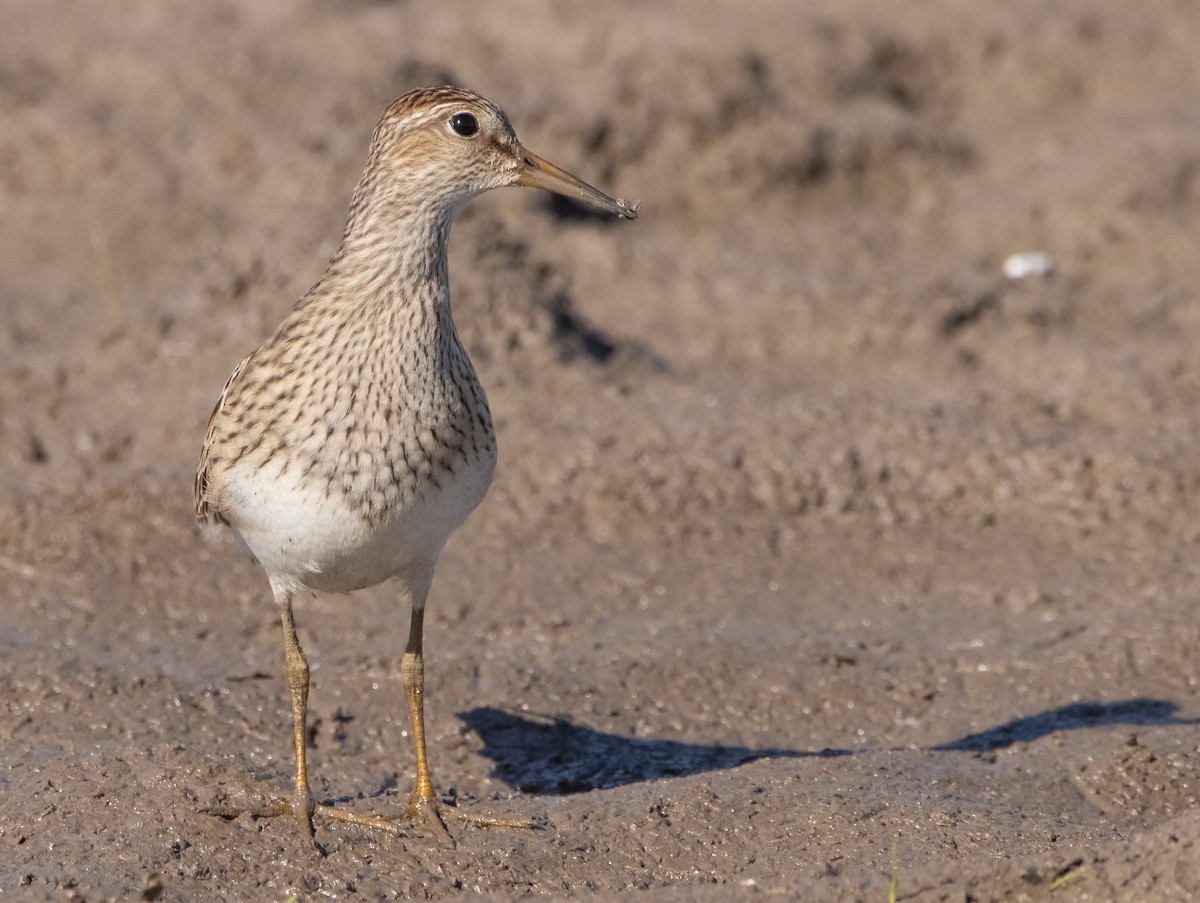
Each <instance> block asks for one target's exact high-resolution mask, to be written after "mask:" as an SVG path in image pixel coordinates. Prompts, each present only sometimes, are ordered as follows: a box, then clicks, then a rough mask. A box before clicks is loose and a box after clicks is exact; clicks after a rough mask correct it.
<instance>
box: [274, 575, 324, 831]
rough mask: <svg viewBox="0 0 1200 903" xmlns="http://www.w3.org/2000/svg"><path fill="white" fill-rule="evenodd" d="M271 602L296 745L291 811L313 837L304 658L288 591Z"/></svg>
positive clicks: (306, 667) (306, 664)
mask: <svg viewBox="0 0 1200 903" xmlns="http://www.w3.org/2000/svg"><path fill="white" fill-rule="evenodd" d="M275 601H276V602H278V603H279V613H280V618H281V620H282V621H283V650H284V657H285V659H286V661H287V683H288V691H289V692H290V693H291V697H292V741H293V743H294V744H295V748H296V784H295V790H294V792H293V797H292V811H293V812H295V814H296V817H297V818H299V819H300V826H301V830H302V831H304V834H305V836H306V837H308V838H309V839H310V840H312V839H313V837H314V835H313V811H314V809H315V808H316V801H315V800H314V799H313V795H312V790H311V789H309V786H308V762H307V759H306V756H305V746H306V742H305V741H306V739H307V736H306V735H307V727H306V724H305V722H306V720H307V717H308V661H307V659H305V657H304V650H303V649H301V648H300V640H299V639H298V638H297V637H296V622H295V620H294V619H293V618H292V594H291V593H290V592H285V591H280V590H276V592H275Z"/></svg>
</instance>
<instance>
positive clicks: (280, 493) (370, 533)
mask: <svg viewBox="0 0 1200 903" xmlns="http://www.w3.org/2000/svg"><path fill="white" fill-rule="evenodd" d="M495 466H496V459H495V456H494V455H485V456H483V457H481V458H478V459H476V460H475V461H473V462H471V464H470V465H468V466H464V467H462V468H460V469H458V470H457V471H456V472H455V473H453V474H446V473H443V474H439V478H438V481H437V484H436V485H435V484H434V483H432V482H423V483H422V484H421V485H420V486H418V487H417V489H416V491H415V492H413V493H411V494H410V495H409V496H408V497H406V498H403V499H401V500H400V502H399V503H398V504H397V505H395V506H394V507H393V508H392V509H391V511H390V512H389V515H388V517H387V519H386V520H384V521H382V522H381V523H378V524H375V525H372V524H370V523H369V522H368V520H367V519H366V518H365V517H364V516H363V515H362V514H361V513H360V512H357V511H355V510H353V508H352V507H350V506H349V505H347V503H346V498H345V497H344V496H342V495H340V494H330V493H328V492H327V491H326V490H325V488H324V486H323V485H321V484H320V483H319V482H315V481H312V480H306V479H304V478H302V477H300V476H299V475H297V474H295V473H293V472H291V471H288V470H282V469H279V468H276V467H272V466H268V467H266V468H261V469H254V470H252V469H251V468H239V467H238V466H237V465H234V466H233V467H232V468H231V469H230V472H229V474H228V476H227V478H226V480H225V486H224V488H223V503H224V504H223V506H222V507H223V508H224V510H225V512H226V516H227V517H228V518H229V520H230V522H231V524H232V525H233V528H234V529H235V530H236V531H237V534H238V535H239V536H240V537H241V539H242V541H243V542H244V543H245V544H246V546H247V547H248V548H249V549H250V551H251V552H252V553H253V554H254V557H255V558H257V559H258V561H259V562H260V563H261V564H262V566H263V568H264V569H265V570H266V571H267V574H268V576H269V577H270V578H271V581H272V583H275V584H277V585H278V586H279V587H280V588H281V589H287V590H293V591H294V590H296V589H298V588H300V587H309V588H311V589H315V590H320V591H322V592H330V593H348V592H352V591H354V590H358V589H364V588H366V587H368V586H374V585H375V584H377V583H382V582H383V581H384V580H387V579H389V578H391V577H399V578H401V579H402V580H406V581H408V582H410V583H414V582H416V583H419V582H424V583H426V585H427V583H428V580H429V579H430V577H431V576H432V573H433V567H434V565H435V564H436V563H437V559H438V556H439V555H440V554H441V551H442V548H443V546H445V544H446V540H447V539H449V538H450V534H451V533H453V532H454V530H455V529H457V528H458V526H459V525H460V524H461V523H462V522H463V521H464V520H465V519H466V517H467V515H469V514H470V513H471V512H472V511H473V510H474V509H475V507H476V506H477V505H478V504H479V503H480V502H481V501H482V500H483V497H484V495H485V494H486V493H487V490H488V487H489V486H490V485H491V482H492V475H493V473H494V472H495Z"/></svg>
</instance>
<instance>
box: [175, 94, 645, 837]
mask: <svg viewBox="0 0 1200 903" xmlns="http://www.w3.org/2000/svg"><path fill="white" fill-rule="evenodd" d="M506 185H525V186H530V187H538V188H545V189H547V190H550V191H555V192H558V193H561V194H564V195H567V196H569V197H574V198H576V199H578V200H582V201H584V202H587V203H590V204H592V205H593V206H596V207H598V208H600V209H603V210H608V211H610V212H612V213H615V214H617V215H618V216H622V217H626V218H628V219H632V218H634V217H636V216H637V205H636V204H629V203H627V202H625V201H623V200H619V199H614V198H611V197H609V196H608V195H606V194H604V193H602V192H600V191H598V190H597V189H595V188H593V187H591V186H590V185H587V184H586V183H584V182H581V181H580V180H578V179H576V178H575V177H574V176H571V175H569V174H568V173H565V172H563V171H562V170H560V169H558V168H556V167H554V166H552V165H551V164H549V163H547V162H546V161H544V160H542V159H541V158H539V157H537V156H535V155H533V154H531V153H529V152H528V151H527V150H525V149H524V148H523V147H522V146H521V144H520V143H519V142H518V141H517V139H516V135H515V134H514V133H513V130H512V126H511V125H510V124H509V122H508V118H507V117H506V116H505V115H504V113H503V111H501V110H500V108H499V107H497V106H495V105H494V104H492V103H491V102H490V101H488V100H485V99H484V98H482V97H480V96H479V95H478V94H474V93H472V92H470V91H465V90H462V89H460V88H452V87H436V88H421V89H418V90H415V91H410V92H409V93H407V94H405V95H404V96H403V97H400V98H399V99H398V100H396V101H395V102H393V103H392V104H391V105H390V106H389V107H388V108H387V110H385V111H384V114H383V116H382V118H381V119H380V121H379V124H378V126H377V127H376V128H375V133H374V135H373V136H372V139H371V148H370V155H369V159H368V162H367V166H366V169H365V171H364V172H363V175H362V178H361V179H360V181H359V183H358V187H357V188H356V189H355V192H354V199H353V201H352V203H351V206H350V213H349V216H348V217H347V221H346V229H345V233H344V235H343V238H342V243H341V246H340V247H339V248H338V251H337V253H336V254H334V256H333V258H332V259H331V260H330V262H329V265H328V267H327V268H326V270H325V274H324V275H323V276H322V277H321V280H320V281H319V282H318V283H317V284H316V285H315V286H314V287H313V288H312V290H311V291H309V293H308V294H307V295H305V296H304V298H302V299H301V300H300V302H299V303H298V304H297V305H296V307H295V309H294V310H293V311H292V313H291V314H290V315H289V316H288V317H287V318H286V319H285V320H284V321H283V323H282V324H280V326H279V328H278V329H277V330H276V332H275V334H274V335H273V336H271V338H269V339H268V340H267V341H266V342H265V343H263V344H262V345H261V346H260V347H259V348H258V349H257V350H256V351H254V352H252V353H251V354H249V355H247V357H246V358H245V359H244V360H243V361H242V362H241V363H240V364H239V365H238V366H237V368H236V369H235V370H234V371H233V374H232V375H231V376H230V377H229V380H228V381H227V382H226V383H225V388H224V390H223V391H222V392H221V397H220V399H219V400H218V401H217V405H216V408H215V409H214V410H213V413H212V417H211V418H210V419H209V422H208V431H207V434H206V436H205V439H204V447H203V450H202V451H201V453H200V461H199V465H198V467H197V472H196V484H195V501H196V516H197V518H198V519H199V520H200V521H201V522H218V523H222V524H228V525H229V526H231V527H232V528H233V529H234V531H235V532H236V533H237V534H238V536H239V537H240V538H241V539H242V540H243V541H244V542H245V544H246V545H247V546H248V547H249V549H250V550H251V551H252V552H253V553H254V555H255V557H256V558H257V559H258V561H259V562H260V563H261V564H262V566H263V568H264V569H265V570H266V572H267V577H268V579H269V580H270V583H271V589H272V591H273V593H274V596H275V601H276V602H277V604H278V605H279V610H280V615H281V619H282V622H283V628H284V646H285V658H286V662H287V677H288V687H289V689H290V692H291V700H292V715H293V745H294V748H295V756H296V772H295V787H294V793H293V798H292V800H291V802H290V803H288V804H284V805H281V806H279V807H277V809H275V810H272V812H273V813H274V814H279V813H281V812H284V811H292V812H294V813H295V815H296V816H297V817H298V818H299V819H300V821H301V824H302V825H303V829H304V831H305V832H306V834H307V836H308V837H309V838H312V837H313V836H314V835H313V816H314V814H321V815H325V816H328V817H330V818H333V819H337V820H341V821H346V822H351V823H355V824H361V825H367V826H370V827H376V828H384V829H387V830H395V821H394V819H392V818H380V817H373V816H360V815H355V814H353V813H349V812H345V811H343V810H339V809H335V808H333V807H332V806H328V805H324V804H320V805H319V804H317V803H316V802H315V800H314V798H313V796H312V793H311V791H310V789H309V783H308V773H307V767H306V763H305V718H306V712H307V701H308V664H307V662H306V660H305V658H304V653H303V651H302V650H301V648H300V644H299V641H298V640H297V638H296V629H295V623H294V621H293V617H292V596H293V594H294V593H295V592H296V591H297V590H299V589H302V588H310V589H316V590H322V591H326V592H335V593H347V592H352V591H354V590H356V589H362V588H364V587H368V586H373V585H375V584H377V583H381V582H383V581H385V580H388V579H395V580H396V581H397V583H398V584H399V587H400V589H401V591H402V593H403V594H404V595H405V596H406V597H407V599H408V601H409V603H410V605H411V608H412V620H411V626H410V631H409V639H408V645H407V647H406V650H405V653H404V656H403V658H402V659H401V665H400V674H401V681H402V684H403V688H404V695H405V699H406V701H407V703H408V708H409V714H410V717H411V719H412V725H413V741H414V746H415V748H416V759H417V761H416V765H417V782H416V786H415V787H414V788H413V791H412V793H411V794H410V795H409V798H408V803H407V806H406V809H405V814H406V815H408V816H410V817H413V816H422V817H425V818H427V819H428V820H429V822H430V823H431V824H432V825H433V826H434V827H435V828H436V829H437V830H438V831H439V832H440V833H442V834H443V835H446V836H448V834H447V833H446V829H445V823H444V822H443V821H442V818H441V815H440V813H439V812H438V805H437V798H436V795H435V794H434V792H433V785H432V782H431V779H430V775H429V767H428V763H427V759H426V754H425V739H424V716H423V711H424V710H423V702H422V697H423V693H424V666H423V660H422V633H423V630H422V624H423V616H424V607H425V598H426V594H427V593H428V591H429V585H430V581H431V580H432V578H433V570H434V566H435V565H436V563H437V559H438V556H439V555H440V553H441V550H442V547H443V546H444V544H445V542H446V540H447V539H448V538H449V536H450V534H451V533H452V532H453V531H454V530H455V529H456V528H457V527H458V525H459V524H460V523H462V521H463V520H464V519H465V518H466V516H467V515H468V514H470V512H471V511H472V510H473V509H474V508H475V506H476V505H478V504H479V502H480V501H481V500H482V499H483V496H484V494H485V493H486V492H487V489H488V486H489V485H490V483H491V479H492V474H493V471H494V469H495V463H496V440H495V431H494V429H493V426H492V419H491V414H490V413H489V411H488V405H487V399H486V397H485V395H484V392H483V388H482V386H480V384H479V380H478V378H477V377H476V375H475V370H474V368H473V367H472V366H471V361H470V359H469V358H468V357H467V354H466V351H465V350H464V349H463V347H462V344H461V343H460V342H459V339H458V334H457V332H456V331H455V328H454V320H453V318H452V317H451V313H450V290H449V280H448V274H447V264H446V243H447V239H448V236H449V232H450V225H451V222H452V220H453V218H454V215H455V213H456V212H457V211H458V209H459V208H460V207H461V206H462V205H463V204H464V203H466V201H468V200H469V199H470V198H471V197H473V196H475V195H477V194H480V193H482V192H484V191H488V190H490V189H492V188H499V187H503V186H506Z"/></svg>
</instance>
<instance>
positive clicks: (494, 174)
mask: <svg viewBox="0 0 1200 903" xmlns="http://www.w3.org/2000/svg"><path fill="white" fill-rule="evenodd" d="M371 164H372V165H371V166H370V167H369V168H368V169H369V171H370V170H374V179H375V180H376V181H378V182H381V183H386V185H387V188H388V189H391V190H388V191H386V192H385V193H386V194H389V195H394V196H397V197H402V198H404V199H405V200H406V203H410V204H411V203H415V204H417V205H422V206H423V205H424V204H432V205H434V206H437V207H442V206H448V207H450V208H451V209H454V208H457V207H458V206H460V205H461V204H463V203H465V202H466V201H467V200H468V199H470V198H471V197H474V196H475V195H477V194H481V193H483V192H485V191H489V190H491V189H493V188H503V187H506V186H509V185H523V186H527V187H530V188H544V189H546V190H547V191H553V192H555V193H557V194H561V195H565V196H566V197H569V198H573V199H575V200H577V201H581V202H583V203H585V204H589V205H591V206H593V207H596V208H597V209H600V210H606V211H608V212H610V213H615V214H616V215H617V216H621V217H624V218H626V219H633V218H635V217H636V216H637V212H638V205H637V204H636V203H632V204H631V203H629V202H628V201H625V200H622V199H619V198H612V197H609V196H608V195H607V194H605V193H604V192H602V191H600V190H599V189H597V188H594V187H592V186H591V185H589V184H587V183H586V182H584V181H582V180H581V179H577V178H576V177H575V176H573V175H571V174H570V173H568V172H564V171H563V170H561V169H559V168H558V167H557V166H554V165H553V164H552V163H548V162H547V161H545V160H543V159H542V158H541V157H539V156H537V155H536V154H533V153H531V152H530V151H528V150H526V149H525V148H524V146H523V145H522V144H521V142H520V141H518V140H517V136H516V133H515V132H514V131H513V127H512V125H510V124H509V121H508V117H507V116H505V115H504V111H503V110H501V109H500V108H499V107H498V106H496V105H495V104H494V103H492V102H491V101H489V100H487V99H486V98H483V97H481V96H479V95H478V94H475V93H474V92H472V91H467V90H464V89H462V88H453V87H436V88H418V89H416V90H414V91H409V92H408V93H407V94H405V95H403V96H402V97H400V98H398V99H397V100H395V101H394V102H393V103H392V104H391V105H390V106H389V107H388V108H387V110H385V111H384V114H383V117H382V118H381V119H380V120H379V125H378V126H376V128H375V134H374V137H373V138H372V140H371ZM380 187H382V186H380Z"/></svg>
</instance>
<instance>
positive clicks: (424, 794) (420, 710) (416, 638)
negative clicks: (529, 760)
mask: <svg viewBox="0 0 1200 903" xmlns="http://www.w3.org/2000/svg"><path fill="white" fill-rule="evenodd" d="M424 630H425V606H424V605H413V609H412V623H411V626H410V627H409V630H408V646H407V647H405V650H404V657H403V658H402V659H401V660H400V683H401V684H402V685H403V687H404V700H405V702H407V703H408V716H409V719H410V720H411V721H412V732H413V747H414V749H415V750H416V756H417V783H416V785H415V786H414V787H413V789H412V793H410V794H409V795H408V805H407V806H406V807H405V813H406V814H407V815H408V816H409V817H410V818H418V817H420V818H424V819H425V821H427V822H428V823H429V824H430V826H431V827H432V828H433V829H434V831H436V832H437V833H439V834H441V835H442V836H443V837H446V838H448V837H449V836H450V832H449V831H448V830H447V829H446V823H445V821H443V820H442V814H441V812H440V811H439V807H438V801H437V795H436V794H435V793H434V792H433V779H432V778H431V777H430V775H429V757H428V755H427V754H426V752H425V701H424V697H425V659H424V656H423V654H422V639H423V635H424Z"/></svg>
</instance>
